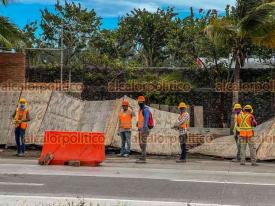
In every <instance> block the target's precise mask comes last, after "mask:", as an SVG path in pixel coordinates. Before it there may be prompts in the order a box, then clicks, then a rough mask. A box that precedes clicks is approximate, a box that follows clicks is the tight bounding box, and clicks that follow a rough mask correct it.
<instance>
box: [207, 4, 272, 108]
mask: <svg viewBox="0 0 275 206" xmlns="http://www.w3.org/2000/svg"><path fill="white" fill-rule="evenodd" d="M274 12H275V2H274V0H237V3H236V6H235V7H232V8H231V9H227V12H226V15H225V16H224V17H222V18H218V17H215V18H212V20H211V21H210V24H209V25H208V26H207V27H206V29H205V31H206V34H207V36H208V37H209V39H210V40H211V41H212V42H213V43H214V44H215V45H216V46H217V47H223V46H227V47H231V49H232V54H233V61H234V62H235V69H234V82H235V83H236V84H237V85H239V83H240V69H241V68H242V67H243V66H244V63H245V58H246V53H247V48H248V47H249V45H250V44H251V43H252V44H259V45H264V46H268V47H275V44H274V32H275V24H274ZM238 101H239V93H238V91H234V92H233V104H234V103H236V102H238Z"/></svg>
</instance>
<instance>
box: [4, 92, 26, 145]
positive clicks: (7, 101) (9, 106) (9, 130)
mask: <svg viewBox="0 0 275 206" xmlns="http://www.w3.org/2000/svg"><path fill="white" fill-rule="evenodd" d="M20 93H21V92H20V91H14V92H11V91H9V92H7V91H1V92H0V131H1V132H0V144H7V143H8V141H9V137H10V136H11V135H14V130H13V124H12V115H13V113H14V111H15V108H16V105H17V102H18V99H19V97H20Z"/></svg>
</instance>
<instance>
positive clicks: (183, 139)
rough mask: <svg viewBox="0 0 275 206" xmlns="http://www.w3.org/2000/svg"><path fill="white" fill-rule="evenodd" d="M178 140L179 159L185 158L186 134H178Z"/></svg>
mask: <svg viewBox="0 0 275 206" xmlns="http://www.w3.org/2000/svg"><path fill="white" fill-rule="evenodd" d="M179 140H180V149H181V154H180V159H181V160H186V158H187V145H186V142H187V134H183V135H180V136H179Z"/></svg>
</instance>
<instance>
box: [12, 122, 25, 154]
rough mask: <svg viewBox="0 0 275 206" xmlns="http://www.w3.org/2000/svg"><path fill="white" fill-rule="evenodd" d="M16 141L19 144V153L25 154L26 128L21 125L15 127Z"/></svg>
mask: <svg viewBox="0 0 275 206" xmlns="http://www.w3.org/2000/svg"><path fill="white" fill-rule="evenodd" d="M14 132H15V141H16V146H17V154H24V152H25V129H21V128H20V127H17V128H15V131H14Z"/></svg>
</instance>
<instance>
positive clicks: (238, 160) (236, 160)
mask: <svg viewBox="0 0 275 206" xmlns="http://www.w3.org/2000/svg"><path fill="white" fill-rule="evenodd" d="M240 161H241V160H240V159H237V158H235V159H232V162H240Z"/></svg>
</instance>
